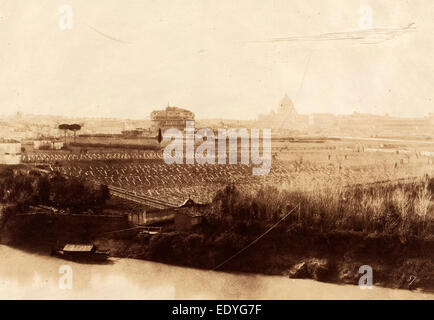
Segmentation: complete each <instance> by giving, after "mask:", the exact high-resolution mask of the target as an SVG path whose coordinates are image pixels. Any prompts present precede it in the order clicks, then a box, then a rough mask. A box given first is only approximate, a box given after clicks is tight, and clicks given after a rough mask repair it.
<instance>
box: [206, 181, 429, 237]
mask: <svg viewBox="0 0 434 320" xmlns="http://www.w3.org/2000/svg"><path fill="white" fill-rule="evenodd" d="M318 187H320V186H318ZM433 194H434V179H432V178H429V177H428V176H426V177H424V178H420V179H419V180H417V181H414V182H407V183H388V184H378V185H369V186H355V187H346V188H345V187H335V188H323V189H320V188H319V189H318V191H289V190H282V189H279V188H277V187H273V186H266V187H262V188H261V189H260V190H259V191H258V192H256V193H254V194H248V193H242V192H240V191H238V190H237V188H236V187H234V186H229V187H227V188H226V189H225V190H224V191H222V192H220V193H218V194H217V196H216V198H215V202H214V203H215V204H217V210H216V211H215V213H216V214H217V215H219V216H220V218H227V217H230V218H231V219H239V220H248V221H253V220H255V221H263V222H265V223H266V222H272V221H276V220H277V219H279V218H281V217H282V216H283V215H285V214H286V213H287V212H288V211H289V210H290V209H291V208H293V207H294V206H295V205H297V204H300V212H297V213H294V214H293V215H292V216H290V217H289V218H288V221H287V222H286V223H289V224H290V225H293V226H298V227H299V228H301V229H304V230H318V231H321V232H325V231H359V232H363V233H366V234H369V233H377V234H388V235H396V236H399V237H400V238H401V239H407V238H409V237H414V236H415V237H428V236H432V235H433V234H434V197H433Z"/></svg>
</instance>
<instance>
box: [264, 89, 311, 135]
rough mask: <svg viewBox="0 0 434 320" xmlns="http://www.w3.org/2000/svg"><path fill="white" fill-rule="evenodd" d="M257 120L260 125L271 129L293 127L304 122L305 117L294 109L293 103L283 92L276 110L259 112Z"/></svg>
mask: <svg viewBox="0 0 434 320" xmlns="http://www.w3.org/2000/svg"><path fill="white" fill-rule="evenodd" d="M258 121H259V122H260V123H261V126H264V127H268V128H273V129H293V128H295V127H300V125H304V124H305V122H306V121H305V117H304V116H302V115H299V114H298V113H297V111H296V110H295V107H294V103H293V102H292V100H291V99H290V98H289V97H288V94H286V93H285V96H284V97H283V98H282V100H281V101H280V103H279V106H278V107H277V111H276V112H275V111H274V110H272V111H271V112H270V113H269V114H260V115H259V117H258Z"/></svg>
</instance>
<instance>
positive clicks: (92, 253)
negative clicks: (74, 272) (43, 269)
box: [51, 243, 110, 262]
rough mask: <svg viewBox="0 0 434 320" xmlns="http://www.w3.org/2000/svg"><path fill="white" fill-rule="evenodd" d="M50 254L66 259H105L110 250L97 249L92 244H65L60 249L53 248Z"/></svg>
mask: <svg viewBox="0 0 434 320" xmlns="http://www.w3.org/2000/svg"><path fill="white" fill-rule="evenodd" d="M51 253H52V255H55V256H58V257H60V258H63V259H67V260H77V261H89V262H91V261H106V260H107V259H108V257H109V254H110V250H98V249H97V248H96V246H95V245H94V244H71V243H68V244H65V245H64V246H63V248H62V249H60V250H58V249H53V250H52V251H51Z"/></svg>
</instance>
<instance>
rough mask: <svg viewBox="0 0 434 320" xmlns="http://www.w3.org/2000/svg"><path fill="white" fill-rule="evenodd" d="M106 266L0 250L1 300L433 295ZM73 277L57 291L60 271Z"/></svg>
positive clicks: (120, 263)
mask: <svg viewBox="0 0 434 320" xmlns="http://www.w3.org/2000/svg"><path fill="white" fill-rule="evenodd" d="M111 260H112V263H111V264H107V265H88V264H78V263H74V262H70V261H68V262H66V261H64V260H62V259H58V258H54V257H50V256H49V255H45V254H43V253H42V252H39V253H38V254H35V253H30V252H26V251H22V250H18V249H15V248H11V247H8V246H4V245H0V298H1V299H434V295H433V294H426V293H421V292H412V291H408V290H396V289H385V288H380V287H376V286H374V288H373V289H371V290H362V289H360V288H359V287H357V286H351V285H335V284H328V283H322V282H317V281H313V280H302V279H289V278H287V277H282V276H263V275H256V274H232V273H226V272H213V271H204V270H197V269H191V268H185V267H176V266H171V265H165V264H161V263H155V262H149V261H141V260H135V259H116V258H111ZM65 264H67V265H69V266H70V267H71V269H72V272H73V286H72V289H70V290H62V289H60V288H59V286H58V283H59V278H60V277H61V276H62V274H60V273H59V268H60V266H62V265H65Z"/></svg>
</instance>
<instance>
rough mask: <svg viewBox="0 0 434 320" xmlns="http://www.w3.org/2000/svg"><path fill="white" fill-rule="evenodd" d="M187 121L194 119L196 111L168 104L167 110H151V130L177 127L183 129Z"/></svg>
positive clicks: (155, 131) (156, 131)
mask: <svg viewBox="0 0 434 320" xmlns="http://www.w3.org/2000/svg"><path fill="white" fill-rule="evenodd" d="M186 121H194V113H193V112H191V111H189V110H187V109H182V108H178V107H169V106H167V107H166V109H165V110H155V111H152V112H151V132H152V133H158V130H159V129H161V131H162V133H164V131H165V130H167V129H171V128H175V129H179V130H181V131H183V130H184V129H185V123H186Z"/></svg>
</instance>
